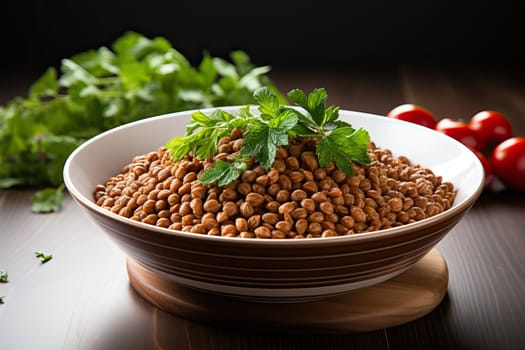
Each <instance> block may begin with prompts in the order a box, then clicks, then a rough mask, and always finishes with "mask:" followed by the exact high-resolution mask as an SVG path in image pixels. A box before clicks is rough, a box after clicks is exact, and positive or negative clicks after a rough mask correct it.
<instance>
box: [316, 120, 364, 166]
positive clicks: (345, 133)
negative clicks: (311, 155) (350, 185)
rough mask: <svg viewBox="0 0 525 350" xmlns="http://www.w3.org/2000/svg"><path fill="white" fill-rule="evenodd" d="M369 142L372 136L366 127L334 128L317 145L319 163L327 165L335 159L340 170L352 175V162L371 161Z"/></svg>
mask: <svg viewBox="0 0 525 350" xmlns="http://www.w3.org/2000/svg"><path fill="white" fill-rule="evenodd" d="M369 142H370V136H369V134H368V132H367V131H365V130H364V129H361V128H360V129H358V130H355V129H353V128H351V127H342V128H337V129H334V130H332V132H331V133H330V134H329V135H328V136H325V137H323V138H322V139H321V141H320V142H319V144H318V145H317V148H316V153H317V156H318V159H319V165H320V166H321V167H326V166H328V164H329V163H330V161H331V160H332V159H333V160H334V161H335V164H336V166H337V167H338V168H339V169H340V170H342V171H343V172H344V173H346V174H347V175H352V174H353V167H352V162H356V163H361V164H367V163H370V156H369V154H368V144H369Z"/></svg>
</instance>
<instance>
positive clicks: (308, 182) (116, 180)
mask: <svg viewBox="0 0 525 350" xmlns="http://www.w3.org/2000/svg"><path fill="white" fill-rule="evenodd" d="M242 141H243V133H242V132H241V131H240V130H238V129H234V130H233V131H232V132H231V134H230V135H229V136H227V137H222V138H221V139H220V141H219V146H218V154H217V155H215V156H214V157H208V158H207V159H205V160H203V161H201V160H199V159H197V158H195V157H193V156H192V155H191V154H188V155H187V156H186V157H185V158H184V159H182V160H180V161H178V162H174V161H173V160H172V158H171V157H170V156H169V153H168V151H167V150H166V149H165V148H164V147H161V148H159V149H158V150H157V151H156V152H151V153H149V154H145V155H140V156H137V157H135V158H134V159H133V160H132V161H131V163H130V164H128V165H126V166H125V167H124V168H123V169H122V171H121V172H120V173H119V174H118V175H116V176H114V177H111V178H109V179H108V180H107V181H106V182H105V183H104V184H99V185H97V186H96V187H95V188H94V191H93V195H94V200H95V202H96V204H97V205H99V206H101V207H103V208H105V209H107V210H110V211H112V212H113V213H116V214H118V215H121V216H124V217H127V218H130V219H131V220H135V221H141V222H144V223H147V224H150V225H156V226H160V227H164V228H168V229H172V230H180V231H183V232H189V233H195V234H203V235H213V236H227V237H241V238H314V237H332V236H341V235H352V234H357V233H362V232H370V231H376V230H382V229H387V228H391V227H396V226H400V225H405V224H409V223H412V222H415V221H419V220H422V219H425V218H428V217H431V216H434V215H436V214H439V213H441V212H443V211H445V210H447V209H449V208H450V207H451V205H452V204H453V202H454V198H455V195H456V193H455V190H454V186H453V184H452V183H450V182H443V181H442V178H441V177H440V176H436V175H435V174H434V173H433V172H432V171H431V170H430V169H428V168H424V167H421V166H420V165H417V164H411V162H410V160H409V159H407V158H406V157H404V156H394V155H393V154H392V152H391V151H390V150H388V149H385V148H380V147H376V145H375V144H374V143H373V142H371V143H370V145H369V155H370V158H371V163H370V164H367V165H359V164H353V169H354V174H353V175H352V176H348V175H346V174H345V173H344V172H342V171H341V170H339V169H337V168H336V166H335V164H334V163H333V162H332V163H330V165H329V166H328V167H325V168H321V167H319V162H318V160H317V157H316V155H315V145H316V141H315V139H308V138H306V139H303V140H302V141H300V142H294V140H291V141H290V144H289V145H288V146H286V147H284V146H281V147H279V148H278V149H277V153H276V158H275V162H274V163H273V165H272V166H271V167H270V168H269V169H268V170H265V169H264V168H263V167H261V166H258V165H257V163H256V162H255V161H252V162H250V163H249V166H248V169H247V170H246V171H244V172H243V173H242V174H241V176H240V177H239V178H238V179H237V180H235V181H233V182H231V183H230V184H228V185H226V186H223V187H218V186H217V185H216V184H203V183H201V182H199V177H200V176H201V175H202V173H203V172H204V171H205V170H206V169H209V168H210V167H211V166H213V164H214V163H215V162H216V161H217V160H224V161H229V160H231V159H232V157H233V156H234V155H235V154H236V153H237V152H238V151H239V149H240V148H241V146H242Z"/></svg>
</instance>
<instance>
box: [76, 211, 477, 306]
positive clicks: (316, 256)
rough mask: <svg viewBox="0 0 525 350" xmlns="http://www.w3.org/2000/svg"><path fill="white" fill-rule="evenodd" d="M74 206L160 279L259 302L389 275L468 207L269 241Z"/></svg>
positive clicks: (342, 288) (313, 295)
mask: <svg viewBox="0 0 525 350" xmlns="http://www.w3.org/2000/svg"><path fill="white" fill-rule="evenodd" d="M78 203H79V204H80V205H82V202H78ZM469 207H470V205H469ZM82 208H84V209H85V210H86V211H87V213H88V215H90V216H91V217H92V218H93V219H94V220H95V222H96V223H97V224H98V225H99V226H100V227H101V228H102V229H103V230H104V231H105V232H106V234H108V235H109V237H110V238H111V239H112V240H114V241H115V242H116V244H117V245H118V246H119V247H120V248H121V249H123V250H124V251H125V253H126V254H127V255H128V256H129V257H131V258H132V259H134V260H135V261H137V262H138V263H139V264H141V265H142V266H144V267H145V268H147V269H148V270H150V271H153V272H155V273H158V274H159V275H161V276H164V277H165V278H166V279H167V280H170V281H173V282H176V283H179V284H182V285H185V286H188V287H193V288H197V289H200V290H204V291H207V292H212V293H220V294H227V295H230V296H233V297H240V298H245V299H254V300H262V301H293V300H295V301H304V300H309V299H318V298H322V297H328V296H332V295H336V294H340V293H344V292H348V291H349V290H353V289H356V288H362V287H366V286H369V285H373V284H376V283H380V282H382V281H385V280H387V279H389V278H392V277H394V276H396V275H397V274H399V273H401V272H403V271H405V270H406V269H407V268H409V267H410V266H412V265H413V264H415V263H416V262H417V261H419V260H420V259H421V258H422V257H423V256H424V255H425V254H427V253H428V252H429V251H430V250H431V249H432V248H433V247H434V246H435V245H436V244H437V243H438V242H439V241H440V240H441V239H442V238H443V237H444V236H445V235H446V234H447V233H448V232H449V231H450V230H451V229H452V228H453V227H454V226H455V225H456V223H457V222H458V221H459V220H460V219H461V218H462V217H463V215H464V214H465V213H466V209H468V208H465V210H456V211H455V212H451V213H450V215H447V217H446V218H443V219H440V220H433V221H428V222H426V223H424V224H423V225H417V223H416V224H414V225H411V227H403V228H394V229H389V230H385V231H384V232H380V233H363V234H358V235H354V236H343V237H331V238H318V239H317V238H316V239H311V240H309V242H305V241H303V240H287V241H281V242H279V243H281V244H275V243H276V242H275V241H272V240H254V239H239V238H227V237H207V236H201V237H199V236H197V234H188V233H182V232H173V233H165V232H158V230H156V229H154V227H153V226H152V227H151V229H149V228H148V227H144V224H138V225H136V224H135V223H134V222H131V221H130V222H126V221H125V220H114V219H113V218H111V217H108V216H106V215H102V214H101V213H100V212H98V211H93V210H91V208H89V207H86V206H83V205H82ZM199 238H206V239H199ZM305 243H306V244H305Z"/></svg>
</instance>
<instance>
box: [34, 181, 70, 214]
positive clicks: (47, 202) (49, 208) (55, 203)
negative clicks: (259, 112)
mask: <svg viewBox="0 0 525 350" xmlns="http://www.w3.org/2000/svg"><path fill="white" fill-rule="evenodd" d="M63 200H64V184H61V185H60V186H58V188H45V189H43V190H40V191H37V192H36V193H35V195H34V196H33V200H32V205H31V210H32V211H33V212H34V213H51V212H56V211H59V210H60V209H61V208H62V202H63Z"/></svg>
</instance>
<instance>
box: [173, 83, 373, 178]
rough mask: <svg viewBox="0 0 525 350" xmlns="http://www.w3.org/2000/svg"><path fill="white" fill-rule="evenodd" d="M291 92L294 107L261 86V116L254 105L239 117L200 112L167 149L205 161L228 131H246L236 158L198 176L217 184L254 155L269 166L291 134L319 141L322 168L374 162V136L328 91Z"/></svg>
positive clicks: (238, 172)
mask: <svg viewBox="0 0 525 350" xmlns="http://www.w3.org/2000/svg"><path fill="white" fill-rule="evenodd" d="M287 96H288V98H289V99H290V101H291V102H293V103H294V104H295V107H293V106H289V105H287V104H283V103H282V102H281V101H280V100H279V97H278V96H277V95H276V94H274V93H273V92H272V91H270V89H269V88H268V87H261V88H259V89H257V90H256V91H255V92H254V95H253V97H254V99H255V100H256V101H257V103H258V111H259V114H258V115H255V114H253V113H252V112H251V109H250V107H251V106H250V105H246V106H245V107H244V108H242V109H241V110H240V113H239V115H238V116H235V115H233V114H231V113H227V112H224V111H221V110H215V111H214V112H212V113H211V114H210V115H205V114H204V113H201V112H196V113H194V114H193V115H192V120H191V121H190V123H189V125H188V128H187V131H186V135H184V136H178V137H176V138H174V139H172V140H170V141H169V142H168V143H167V144H166V147H167V148H168V149H170V152H171V154H172V156H174V158H175V160H179V159H182V157H184V156H185V155H186V154H188V153H190V152H193V154H194V155H195V156H196V157H197V158H201V159H204V158H205V157H207V156H213V155H215V152H216V149H217V146H216V145H217V143H218V141H219V139H220V138H221V137H223V136H227V135H229V133H230V131H231V130H233V128H239V129H240V130H242V131H244V132H245V134H244V137H243V143H242V147H241V149H240V151H239V154H238V157H235V159H234V160H233V161H232V162H225V161H217V162H216V163H215V165H214V166H213V167H212V168H210V169H208V170H206V171H205V172H204V173H203V175H202V176H201V177H200V179H199V180H200V181H201V182H202V183H212V182H216V183H217V185H218V186H225V185H227V184H229V183H231V182H232V181H234V180H236V179H237V178H238V177H239V176H240V175H241V174H242V173H243V172H244V171H245V170H246V168H247V163H248V161H249V160H250V159H251V158H252V157H254V158H255V160H256V161H257V162H258V163H259V164H260V165H261V166H263V167H264V168H265V169H268V168H270V167H271V166H272V164H273V163H274V161H275V155H276V152H277V148H278V147H280V146H286V145H288V143H289V139H290V138H292V137H293V138H298V139H302V138H316V139H319V142H318V143H317V146H316V155H317V157H318V160H319V165H320V166H321V167H326V166H328V165H329V164H330V162H331V161H334V162H335V164H336V166H337V167H338V168H339V169H340V170H342V171H343V172H344V173H346V174H347V175H352V174H353V166H352V164H353V162H356V163H360V164H368V163H370V156H369V154H368V145H369V143H370V135H369V134H368V132H367V131H366V130H364V129H363V128H359V129H355V128H353V127H352V126H351V125H350V124H349V123H347V122H346V121H343V120H339V119H338V118H339V107H338V106H328V107H327V106H326V102H327V100H328V95H327V93H326V90H325V89H323V88H318V89H314V90H313V91H312V92H311V93H310V94H309V95H308V96H307V95H306V94H305V93H304V92H303V91H302V90H300V89H293V90H291V91H290V92H289V93H288V94H287ZM297 107H301V108H297ZM210 143H213V145H210Z"/></svg>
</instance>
